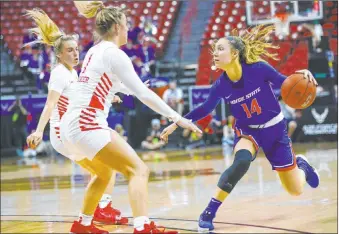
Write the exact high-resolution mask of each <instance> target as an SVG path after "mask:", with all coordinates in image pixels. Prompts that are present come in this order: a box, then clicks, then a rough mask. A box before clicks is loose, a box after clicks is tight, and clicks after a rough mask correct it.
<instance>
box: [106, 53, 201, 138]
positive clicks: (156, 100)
mask: <svg viewBox="0 0 339 234" xmlns="http://www.w3.org/2000/svg"><path fill="white" fill-rule="evenodd" d="M103 61H104V62H105V63H106V64H105V65H106V66H108V67H110V68H111V70H112V72H113V73H115V74H116V75H117V76H118V77H119V79H120V80H121V82H122V83H123V84H124V85H125V86H126V87H127V88H128V89H129V90H130V91H131V93H133V94H134V95H135V96H136V97H137V98H138V99H139V100H140V101H141V102H143V103H144V104H145V105H147V106H148V107H150V108H151V109H152V110H154V111H156V112H157V113H159V114H161V115H163V116H165V117H167V118H169V119H170V120H172V121H173V122H175V123H177V124H178V125H179V126H180V127H183V128H188V129H190V130H192V131H194V132H196V131H198V132H201V130H200V129H199V128H198V127H197V126H195V125H194V124H193V123H192V122H191V121H189V120H187V119H186V118H183V117H181V116H180V115H179V114H178V113H177V112H175V111H174V110H173V109H171V108H170V107H169V106H168V105H167V104H166V103H165V102H164V101H163V100H162V99H161V98H160V97H159V96H158V95H157V94H155V93H154V92H153V91H152V90H150V89H149V88H148V87H147V86H146V85H145V84H143V83H142V81H141V79H140V78H139V76H138V75H137V74H136V72H135V70H134V68H133V65H132V62H131V60H130V59H129V57H128V56H127V55H126V54H125V52H123V51H122V50H120V49H117V48H113V47H112V48H108V49H107V50H106V51H105V53H104V58H103Z"/></svg>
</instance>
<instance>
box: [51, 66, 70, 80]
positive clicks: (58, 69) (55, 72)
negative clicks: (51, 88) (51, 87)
mask: <svg viewBox="0 0 339 234" xmlns="http://www.w3.org/2000/svg"><path fill="white" fill-rule="evenodd" d="M68 74H69V72H68V71H67V68H66V67H65V66H64V65H63V64H61V63H59V64H57V65H56V66H55V67H54V68H53V69H52V71H51V77H53V76H58V77H65V76H67V75H68Z"/></svg>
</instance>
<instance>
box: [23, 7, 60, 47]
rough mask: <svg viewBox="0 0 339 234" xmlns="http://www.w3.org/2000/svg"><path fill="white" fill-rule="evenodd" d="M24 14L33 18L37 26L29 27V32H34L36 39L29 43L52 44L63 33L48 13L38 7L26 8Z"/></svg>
mask: <svg viewBox="0 0 339 234" xmlns="http://www.w3.org/2000/svg"><path fill="white" fill-rule="evenodd" d="M25 16H28V17H29V18H31V19H33V20H34V22H35V24H36V26H37V27H36V28H31V29H29V32H30V33H33V34H35V35H36V36H37V37H38V39H37V40H35V41H33V42H32V43H29V44H35V43H43V44H46V45H51V46H54V44H55V43H56V41H57V40H58V39H60V38H61V37H62V36H63V35H64V33H63V32H61V31H60V29H59V28H58V26H57V25H56V24H55V23H54V22H53V21H52V20H51V19H50V18H49V17H48V15H47V14H46V13H45V12H44V11H43V10H41V9H39V8H34V9H33V10H26V15H25ZM26 45H27V44H25V45H24V46H26Z"/></svg>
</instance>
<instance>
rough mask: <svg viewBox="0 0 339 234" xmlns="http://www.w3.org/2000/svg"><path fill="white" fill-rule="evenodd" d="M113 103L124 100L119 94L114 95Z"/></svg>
mask: <svg viewBox="0 0 339 234" xmlns="http://www.w3.org/2000/svg"><path fill="white" fill-rule="evenodd" d="M112 103H122V100H121V98H120V97H119V96H118V95H114V97H113V101H112Z"/></svg>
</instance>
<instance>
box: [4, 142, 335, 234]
mask: <svg viewBox="0 0 339 234" xmlns="http://www.w3.org/2000/svg"><path fill="white" fill-rule="evenodd" d="M294 148H295V151H296V153H303V154H305V155H306V157H307V158H308V159H309V161H310V162H311V163H312V164H313V165H314V166H315V167H316V168H317V169H318V170H319V172H320V177H321V182H320V187H318V188H317V189H311V188H310V187H308V186H305V191H304V193H303V194H302V195H301V196H299V197H293V196H290V195H289V194H287V192H285V191H284V190H283V188H282V187H281V184H280V182H279V179H278V176H277V174H276V173H275V172H274V171H272V170H271V167H270V165H269V163H268V161H267V160H266V159H265V157H264V156H263V154H262V153H260V154H259V156H258V157H257V159H256V160H255V161H254V162H253V163H252V165H251V167H250V170H249V171H248V173H247V175H245V177H244V178H243V179H242V181H241V182H239V183H238V185H237V187H236V188H235V189H234V190H233V192H232V194H231V195H230V196H229V197H228V198H227V199H226V201H225V202H224V203H223V205H222V206H221V208H220V209H219V212H218V214H217V217H216V219H215V230H214V232H215V233H337V231H338V230H337V205H338V204H337V199H338V197H337V191H338V181H337V154H338V152H337V145H336V144H307V145H304V144H302V145H301V144H295V145H294ZM140 156H141V157H143V159H144V160H145V161H146V162H147V165H148V166H149V167H150V169H151V177H150V183H149V216H150V217H151V218H152V220H154V221H156V222H157V223H159V224H160V225H162V226H165V227H167V228H169V229H175V230H178V231H179V232H180V233H193V232H197V219H198V217H199V215H200V213H201V212H202V210H203V209H204V208H205V206H206V204H207V203H208V201H209V199H210V197H211V196H212V195H213V194H214V191H215V188H216V183H217V181H218V178H219V176H220V173H222V172H223V171H224V170H225V168H227V167H228V166H229V165H230V164H231V163H232V160H233V158H232V157H230V156H223V153H222V149H221V148H212V149H207V150H200V151H191V152H184V151H182V152H177V153H171V154H169V153H168V154H165V153H148V154H145V153H144V154H140ZM53 161H54V162H51V160H46V159H45V160H44V161H41V162H39V165H38V166H27V165H26V166H17V165H4V164H3V165H2V166H1V169H2V170H1V233H69V230H70V226H71V223H72V222H73V220H75V219H76V218H77V215H78V213H79V211H80V207H81V204H82V199H83V195H84V191H85V186H86V185H87V182H88V181H89V175H88V174H87V173H86V172H85V171H83V170H82V169H81V168H80V167H78V166H77V165H75V164H73V163H71V162H70V161H68V160H63V158H58V160H53ZM116 181H117V183H116V184H117V185H116V187H115V188H114V191H113V193H112V195H113V206H114V207H115V208H118V209H120V210H121V211H122V213H123V214H124V215H125V216H128V217H131V214H132V212H131V209H130V206H129V204H128V193H127V181H126V180H125V178H124V177H123V176H121V175H117V180H116ZM99 226H100V225H99ZM101 227H104V228H106V229H107V230H109V231H110V232H112V233H126V232H132V231H133V227H132V219H130V220H129V225H126V226H116V225H105V226H101Z"/></svg>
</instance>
